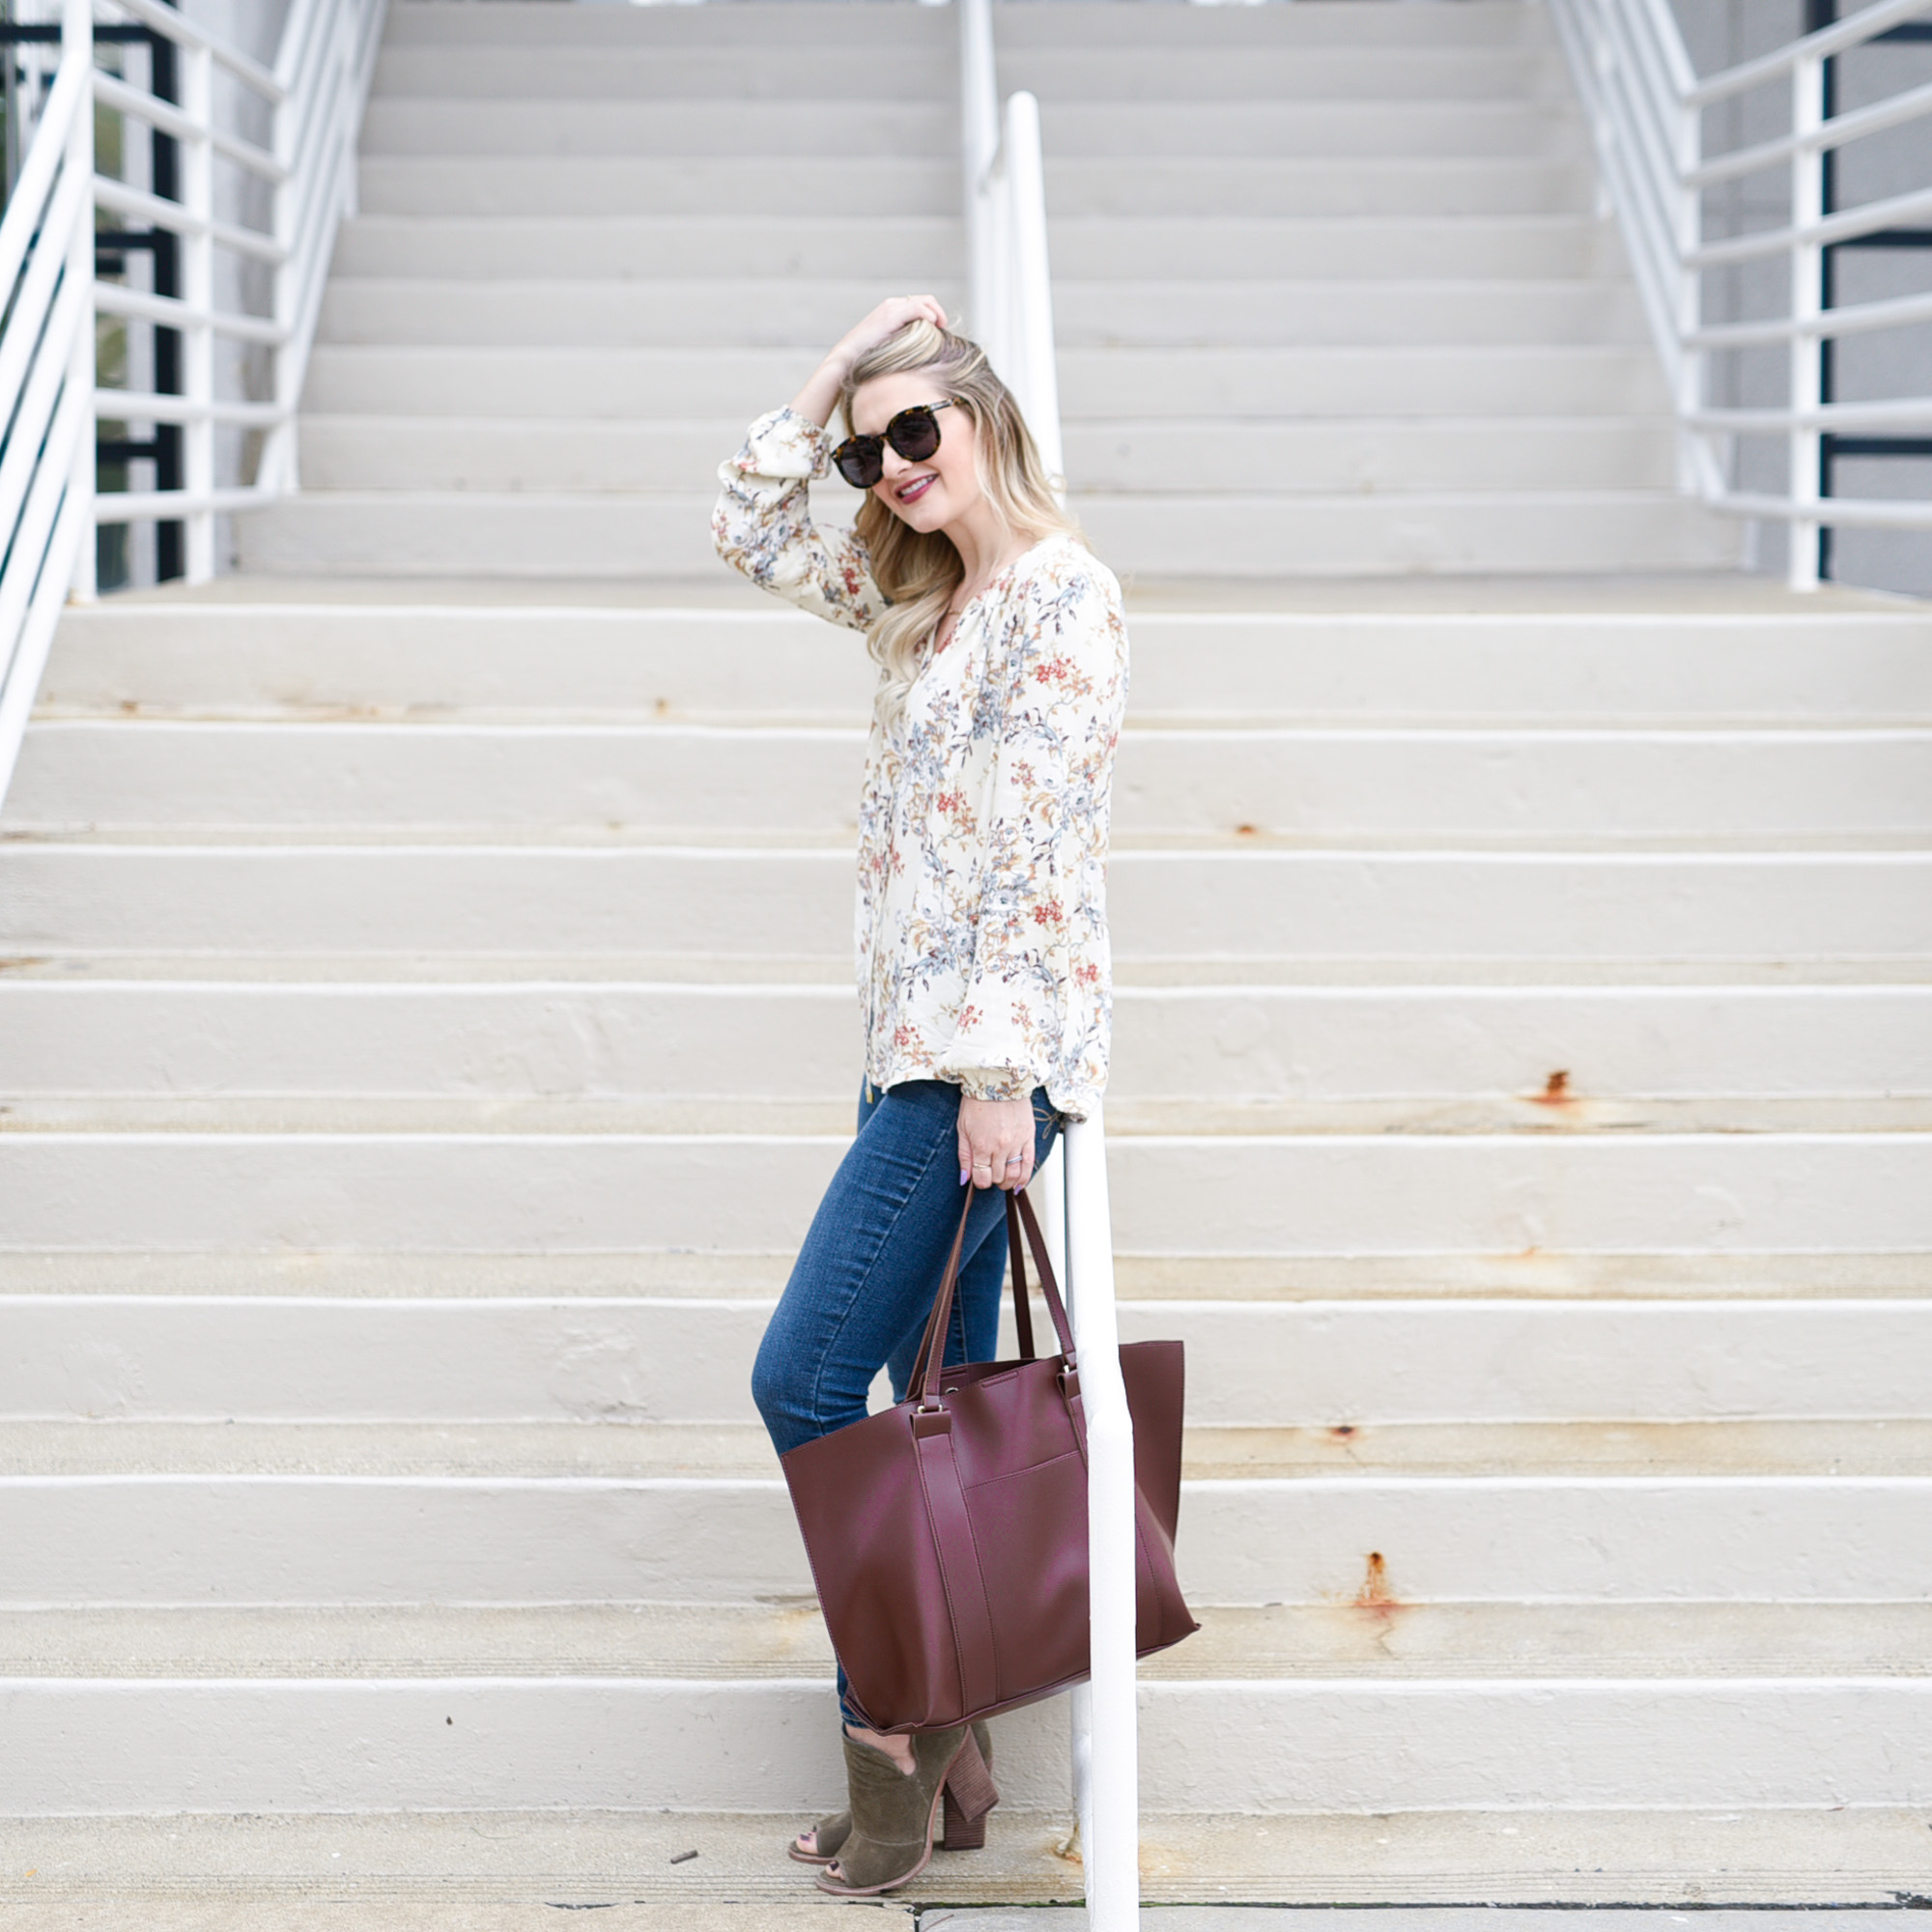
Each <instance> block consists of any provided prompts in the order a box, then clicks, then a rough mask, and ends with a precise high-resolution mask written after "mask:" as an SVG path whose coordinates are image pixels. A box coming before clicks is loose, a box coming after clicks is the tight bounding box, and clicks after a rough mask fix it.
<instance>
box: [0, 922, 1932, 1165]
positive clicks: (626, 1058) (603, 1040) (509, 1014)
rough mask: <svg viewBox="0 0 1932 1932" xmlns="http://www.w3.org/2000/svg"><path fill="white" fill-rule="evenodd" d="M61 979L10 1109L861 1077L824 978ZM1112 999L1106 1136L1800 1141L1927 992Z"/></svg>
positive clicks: (253, 966)
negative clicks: (1615, 1136)
mask: <svg viewBox="0 0 1932 1932" xmlns="http://www.w3.org/2000/svg"><path fill="white" fill-rule="evenodd" d="M71 964H72V966H73V967H75V968H77V969H83V970H81V971H77V972H74V973H70V974H68V975H67V976H65V977H52V978H49V977H34V978H21V977H11V976H10V977H6V978H0V1063H4V1064H5V1065H6V1066H7V1069H8V1088H9V1096H10V1099H11V1101H12V1102H13V1104H14V1106H15V1107H16V1108H18V1107H20V1106H22V1105H24V1103H26V1102H27V1101H28V1100H29V1099H31V1098H33V1097H35V1096H51V1095H57V1094H58V1095H66V1096H68V1097H70V1098H71V1099H73V1100H76V1101H78V1100H79V1099H80V1098H81V1097H82V1096H85V1095H89V1094H99V1095H110V1094H111V1095H119V1096H122V1097H123V1098H124V1099H127V1098H129V1097H131V1096H134V1095H137V1094H152V1095H155V1096H156V1097H160V1096H166V1097H168V1098H170V1099H172V1100H173V1101H174V1102H175V1103H177V1104H178V1105H182V1106H185V1105H186V1104H187V1103H188V1102H189V1101H190V1100H191V1099H193V1098H194V1097H195V1096H211V1097H212V1096H222V1095H227V1096H230V1097H231V1099H237V1098H239V1097H240V1096H241V1095H243V1094H257V1095H276V1096H280V1097H281V1098H283V1099H284V1100H287V1099H289V1098H292V1097H294V1096H298V1095H308V1096H313V1097H318V1098H319V1097H325V1096H334V1097H337V1098H342V1099H353V1098H355V1097H356V1096H363V1097H366V1098H369V1099H371V1100H374V1099H376V1098H378V1097H379V1096H384V1095H389V1096H401V1095H418V1096H423V1095H439V1096H444V1097H447V1098H451V1099H455V1098H458V1097H465V1098H469V1099H471V1100H474V1101H478V1102H484V1101H487V1102H491V1103H494V1104H497V1105H507V1104H508V1103H509V1102H511V1101H512V1100H515V1099H517V1098H519V1097H524V1098H534V1097H536V1096H544V1095H547V1096H552V1097H554V1098H555V1097H563V1096H578V1097H580V1098H582V1099H586V1100H587V1099H592V1098H596V1097H604V1098H620V1097H621V1098H626V1099H629V1100H631V1101H633V1102H637V1101H639V1100H640V1099H643V1098H646V1097H649V1098H656V1099H660V1100H665V1101H684V1100H688V1099H690V1098H692V1097H693V1096H697V1097H700V1098H701V1097H703V1096H709V1097H710V1098H711V1099H712V1100H713V1101H716V1102H722V1103H724V1104H727V1105H736V1106H742V1105H744V1104H746V1103H749V1102H752V1101H757V1102H760V1103H762V1105H763V1106H764V1107H765V1109H766V1110H767V1112H768V1113H770V1114H773V1115H775V1114H776V1113H777V1112H778V1110H779V1108H780V1107H781V1106H782V1105H785V1104H791V1105H794V1106H796V1105H798V1104H802V1103H805V1104H810V1105H812V1106H813V1107H817V1106H821V1105H832V1106H838V1107H839V1108H841V1109H847V1108H849V1103H850V1099H851V1091H852V1087H853V1084H854V1076H853V1068H854V1066H855V1065H856V1064H857V1053H858V1044H859V1041H858V1011H857V1004H856V999H855V996H854V994H853V991H852V988H851V986H850V984H849V983H840V982H839V981H838V980H826V981H825V982H822V983H819V984H815V985H814V984H796V983H794V984H784V983H773V982H769V981H751V982H744V981H740V982H736V983H733V982H730V981H724V982H720V983H715V984H705V983H701V982H700V983H686V984H681V985H680V984H662V983H661V984H649V983H636V982H633V983H624V982H622V981H618V982H606V983H601V984H600V983H597V982H595V981H582V980H549V981H538V982H536V983H533V984H530V983H525V984H516V983H507V984H506V983H493V982H491V981H489V980H458V981H455V982H451V981H448V980H418V981H415V982H413V983H412V982H402V983H396V982H389V983H384V982H382V981H380V980H354V979H351V980H343V981H340V982H315V981H304V980H299V979H297V980H268V979H262V978H259V977H257V976H258V975H259V974H260V972H261V967H260V964H259V962H256V961H252V960H249V959H246V958H242V959H235V960H228V961H221V960H213V961H208V962H204V963H203V964H202V965H201V969H200V970H201V971H202V972H204V973H207V974H208V977H207V978H203V979H188V980H168V979H142V978H129V977H117V969H116V967H115V966H114V964H113V963H112V962H99V961H96V962H90V961H87V960H84V959H75V960H73V961H71ZM89 967H92V969H93V970H92V972H91V973H89V972H87V971H86V970H85V969H88V968H89ZM211 968H213V969H215V970H213V971H211V970H210V969H211ZM1114 1003H1115V1007H1114V1015H1115V1034H1114V1051H1113V1067H1112V1077H1111V1080H1110V1083H1109V1089H1108V1096H1107V1104H1108V1118H1109V1121H1110V1122H1111V1123H1112V1125H1113V1127H1114V1128H1115V1130H1116V1131H1122V1130H1127V1131H1133V1130H1145V1129H1146V1128H1147V1127H1149V1126H1151V1125H1154V1124H1157V1122H1158V1120H1159V1119H1160V1118H1163V1117H1165V1118H1173V1117H1174V1116H1173V1110H1174V1109H1176V1108H1178V1107H1179V1106H1181V1105H1182V1104H1183V1103H1187V1102H1194V1103H1202V1102H1208V1103H1217V1104H1221V1105H1229V1104H1238V1103H1246V1104H1248V1105H1250V1106H1255V1107H1260V1106H1264V1105H1265V1106H1267V1107H1270V1108H1271V1109H1272V1110H1273V1111H1274V1112H1275V1113H1277V1114H1278V1115H1281V1116H1286V1115H1288V1114H1289V1113H1290V1112H1291V1111H1292V1110H1293V1108H1295V1107H1296V1106H1299V1107H1300V1108H1301V1109H1302V1110H1303V1112H1304V1113H1305V1114H1306V1115H1308V1116H1317V1115H1319V1114H1321V1113H1324V1112H1325V1113H1326V1114H1327V1115H1328V1116H1329V1118H1330V1120H1331V1122H1332V1121H1333V1119H1334V1117H1335V1116H1336V1115H1338V1114H1339V1115H1341V1116H1343V1117H1344V1118H1346V1117H1347V1116H1348V1114H1349V1113H1350V1112H1351V1111H1356V1110H1358V1111H1359V1112H1361V1113H1364V1114H1366V1113H1368V1112H1370V1111H1371V1110H1379V1111H1380V1112H1382V1113H1383V1114H1384V1115H1390V1114H1394V1113H1395V1112H1396V1111H1397V1110H1398V1109H1399V1108H1403V1107H1406V1108H1407V1109H1408V1110H1409V1111H1410V1113H1411V1114H1412V1115H1415V1116H1419V1117H1421V1118H1424V1119H1427V1120H1428V1121H1430V1122H1432V1123H1433V1124H1434V1125H1435V1130H1436V1131H1448V1130H1450V1129H1451V1128H1453V1127H1456V1126H1458V1125H1459V1124H1460V1125H1463V1126H1464V1127H1465V1129H1466V1124H1467V1122H1469V1121H1473V1122H1476V1123H1477V1124H1478V1125H1479V1126H1490V1127H1494V1126H1502V1125H1508V1124H1521V1125H1529V1124H1532V1123H1539V1124H1542V1125H1544V1126H1547V1127H1548V1128H1549V1129H1552V1130H1566V1129H1569V1128H1571V1127H1573V1126H1574V1127H1576V1128H1580V1129H1582V1130H1585V1131H1587V1130H1589V1129H1591V1128H1593V1127H1596V1126H1602V1125H1612V1124H1615V1125H1622V1124H1624V1123H1626V1122H1630V1121H1631V1120H1633V1119H1638V1120H1647V1121H1648V1122H1650V1123H1652V1124H1654V1123H1655V1122H1656V1121H1657V1120H1658V1119H1659V1118H1660V1117H1661V1118H1663V1119H1669V1118H1671V1114H1672V1110H1673V1108H1686V1109H1689V1108H1696V1107H1700V1106H1701V1108H1702V1109H1703V1110H1704V1111H1706V1112H1710V1113H1715V1112H1718V1111H1719V1110H1720V1107H1721V1101H1720V1100H1719V1096H1731V1097H1732V1098H1733V1099H1734V1100H1736V1099H1739V1098H1748V1099H1752V1100H1755V1101H1757V1102H1759V1103H1776V1104H1783V1105H1786V1106H1789V1107H1790V1108H1792V1109H1794V1110H1797V1109H1801V1108H1807V1107H1808V1108H1809V1109H1811V1110H1812V1119H1813V1120H1814V1122H1815V1121H1816V1120H1817V1119H1818V1118H1819V1114H1820V1109H1821V1107H1822V1105H1823V1103H1826V1102H1831V1103H1833V1104H1837V1103H1844V1104H1846V1105H1848V1106H1849V1105H1860V1106H1863V1107H1865V1108H1867V1109H1870V1108H1873V1107H1874V1106H1875V1105H1876V1103H1878V1102H1881V1101H1883V1100H1885V1099H1887V1098H1888V1097H1889V1098H1890V1099H1893V1100H1896V1101H1898V1102H1900V1103H1901V1104H1903V1103H1907V1102H1909V1101H1910V1100H1911V1099H1913V1098H1915V1097H1917V1098H1922V1097H1923V1096H1924V1094H1925V1093H1926V1091H1927V1089H1928V1087H1932V1072H1928V1071H1927V1070H1926V1069H1932V1051H1928V1049H1932V1032H1928V1029H1932V985H1928V984H1924V983H1920V984H1916V985H1912V984H1904V985H1858V984H1847V985H1833V984H1812V985H1798V986H1794V985H1790V984H1782V985H1748V984H1746V985H1709V984H1706V985H1690V986H1676V985H1656V984H1645V983H1642V982H1640V981H1625V982H1622V983H1613V984H1608V985H1578V986H1547V985H1546V986H1537V985H1514V986H1495V985H1491V986H1481V985H1477V986H1468V985H1463V986H1457V985H1411V986H1399V985H1396V986H1391V985H1379V986H1378V985H1363V986H1307V985H1294V984H1281V985H1268V984H1249V985H1234V986H1225V985H1224V986H1212V985H1206V986H1139V985H1126V986H1118V987H1116V988H1115V993H1114ZM1156 1108H1158V1109H1162V1110H1166V1112H1165V1114H1164V1115H1156V1114H1155V1113H1153V1112H1152V1111H1151V1110H1153V1109H1156ZM1137 1109H1147V1110H1150V1111H1149V1112H1148V1113H1147V1114H1146V1115H1145V1117H1143V1116H1142V1115H1141V1114H1139V1113H1137V1112H1136V1111H1135V1110H1137ZM1739 1111H1744V1109H1743V1108H1740V1110H1739ZM1874 1118H1875V1117H1874Z"/></svg>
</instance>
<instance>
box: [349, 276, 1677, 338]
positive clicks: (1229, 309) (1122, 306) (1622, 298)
mask: <svg viewBox="0 0 1932 1932" xmlns="http://www.w3.org/2000/svg"><path fill="white" fill-rule="evenodd" d="M870 293H871V285H870V284H867V283H857V282H843V281H830V280H805V279H803V278H799V277H787V278H783V279H773V278H771V277H761V278H745V277H739V278H733V279H720V280H707V281H683V280H678V279H675V278H672V277H669V276H664V277H658V278H653V279H651V280H649V281H640V280H639V281H631V280H626V281H611V280H594V281H583V282H558V281H556V280H554V279H545V280H525V281H511V280H508V279H493V280H487V281H477V280H474V279H467V278H466V279H449V280H444V279H437V280H424V279H404V278H385V279H382V280H363V279H357V278H350V277H345V276H343V275H340V274H337V275H334V276H332V277H331V278H330V280H329V285H328V291H327V296H326V297H325V298H324V301H323V307H322V317H321V321H320V324H319V325H318V339H319V340H322V341H325V342H329V343H338V344H350V343H360V344H367V345H370V346H377V347H407V346H410V345H412V344H421V343H438V344H441V343H447V344H450V345H452V346H458V347H465V348H480V347H492V346H507V347H513V348H515V347H527V348H552V349H554V348H555V347H556V346H558V345H561V344H566V343H568V344H574V345H579V346H582V347H585V348H592V349H627V348H636V347H639V346H646V345H648V346H652V347H665V346H678V345H685V344H688V345H690V346H692V347H702V346H704V345H706V344H709V343H712V342H715V341H717V340H718V339H719V338H720V336H721V335H723V334H725V333H726V332H727V331H728V332H729V333H731V334H732V335H733V336H735V337H736V338H737V340H738V341H739V342H741V343H743V344H745V345H746V346H749V347H763V346H771V347H784V346H788V345H795V344H796V345H804V346H815V345H817V344H819V343H822V342H823V341H824V340H825V339H826V338H827V337H828V336H829V335H834V334H835V333H836V332H837V331H838V328H839V326H840V323H841V321H843V320H846V319H849V318H850V316H851V315H852V314H853V313H854V311H855V310H859V311H860V312H863V309H862V304H863V303H864V301H865V299H866V298H867V295H869V294H870ZM933 293H935V294H936V295H937V296H938V298H939V299H940V300H941V301H942V302H943V303H945V304H946V305H948V306H949V307H957V306H959V305H960V303H961V301H962V297H961V294H960V291H959V288H958V286H957V285H956V283H953V282H952V277H951V276H949V277H948V278H947V279H946V280H945V281H943V282H941V283H939V284H938V286H937V287H936V288H935V289H934V291H933ZM1054 322H1055V327H1056V331H1057V334H1058V338H1059V340H1060V341H1061V342H1062V343H1064V344H1065V345H1066V346H1067V347H1068V348H1082V347H1089V348H1092V347H1104V346H1108V345H1114V344H1119V345H1122V346H1126V347H1170V348H1175V347H1193V346H1215V347H1219V346H1222V345H1226V344H1236V345H1240V344H1246V343H1264V344H1267V345H1269V346H1270V347H1278V346H1280V345H1283V344H1303V343H1306V344H1309V345H1312V346H1338V347H1350V346H1370V347H1373V346H1377V345H1383V344H1394V345H1404V344H1416V343H1421V344H1425V345H1427V346H1429V347H1432V348H1433V347H1435V346H1437V345H1445V346H1447V345H1454V344H1457V343H1471V344H1481V345H1484V346H1486V347H1491V348H1494V347H1497V346H1503V345H1513V344H1518V343H1520V344H1525V345H1538V344H1550V343H1561V344H1566V345H1567V344H1587V343H1591V342H1625V343H1637V342H1641V341H1642V339H1643V322H1642V316H1641V313H1640V311H1639V309H1638V307H1637V304H1636V299H1635V296H1634V293H1633V292H1632V291H1631V290H1629V289H1628V288H1627V287H1626V286H1625V285H1624V284H1622V283H1621V282H1616V283H1608V284H1604V283H1590V282H1582V281H1567V282H1553V283H1538V282H1520V283H1514V284H1510V285H1507V286H1501V287H1499V286H1497V285H1496V284H1495V283H1493V282H1489V281H1479V282H1470V283H1464V282H1462V281H1448V282H1442V283H1425V284H1419V285H1418V284H1411V283H1405V282H1391V281H1373V282H1364V283H1358V284H1350V283H1347V282H1332V281H1331V282H1316V281H1309V280H1297V281H1282V282H1267V281H1254V280H1241V281H1235V282H1213V281H1202V282H1194V283H1191V284H1189V285H1186V286H1181V287H1176V286H1175V285H1173V284H1171V283H1166V282H1161V283H1153V282H1145V281H1133V282H1117V281H1091V282H1090V281H1080V282H1066V283H1064V284H1063V285H1062V286H1061V287H1060V288H1058V289H1057V290H1056V291H1055V299H1054Z"/></svg>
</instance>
